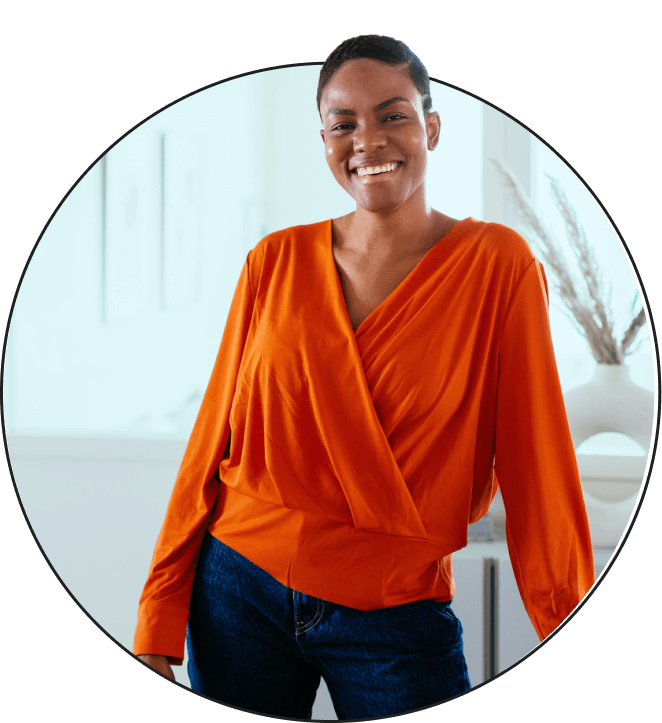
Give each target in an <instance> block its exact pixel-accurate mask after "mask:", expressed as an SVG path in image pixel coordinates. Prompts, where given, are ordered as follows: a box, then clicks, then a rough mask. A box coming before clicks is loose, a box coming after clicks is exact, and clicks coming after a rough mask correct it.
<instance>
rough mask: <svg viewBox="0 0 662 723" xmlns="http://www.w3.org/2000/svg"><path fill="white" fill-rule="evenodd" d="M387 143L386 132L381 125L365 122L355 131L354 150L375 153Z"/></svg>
mask: <svg viewBox="0 0 662 723" xmlns="http://www.w3.org/2000/svg"><path fill="white" fill-rule="evenodd" d="M386 143H387V140H386V134H385V133H384V131H383V129H382V128H381V127H380V126H376V125H373V124H365V125H362V126H359V127H357V129H356V132H355V133H354V150H355V151H363V152H364V153H373V152H374V151H376V150H378V149H379V148H383V147H384V146H385V145H386Z"/></svg>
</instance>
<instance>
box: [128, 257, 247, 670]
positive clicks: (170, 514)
mask: <svg viewBox="0 0 662 723" xmlns="http://www.w3.org/2000/svg"><path fill="white" fill-rule="evenodd" d="M250 259H251V254H249V258H248V259H247V260H246V263H245V265H244V267H243V269H242V272H241V275H240V277H239V282H238V284H237V288H236V290H235V293H234V297H233V299H232V304H231V306H230V312H229V315H228V320H227V323H226V326H225V331H224V333H223V339H222V341H221V345H220V349H219V352H218V355H217V357H216V362H215V364H214V368H213V371H212V374H211V378H210V380H209V384H208V386H207V390H206V392H205V395H204V397H203V400H202V403H201V405H200V410H199V412H198V416H197V419H196V422H195V425H194V427H193V431H192V432H191V436H190V438H189V442H188V445H187V447H186V451H185V453H184V457H183V459H182V463H181V466H180V468H179V472H178V474H177V478H176V480H175V485H174V488H173V491H172V495H171V497H170V501H169V503H168V509H167V512H166V516H165V520H164V522H163V526H162V527H161V532H160V534H159V537H158V540H157V542H156V547H155V550H154V554H153V557H152V562H151V566H150V571H149V575H148V578H147V582H146V583H145V587H144V589H143V592H142V596H141V598H140V606H139V610H138V625H137V627H136V632H135V637H134V644H133V652H134V655H137V656H143V657H141V660H144V662H146V663H148V664H149V665H152V663H155V665H152V667H156V669H157V670H159V672H163V673H164V675H169V674H171V673H172V670H171V669H170V663H172V664H175V665H180V664H181V663H182V660H183V657H184V642H185V638H186V625H187V623H188V617H189V605H190V599H191V590H192V588H193V578H194V575H195V567H196V564H197V560H198V555H199V551H200V546H201V544H202V540H203V538H204V534H205V531H206V529H207V525H208V523H209V518H210V516H211V514H212V511H213V508H214V504H215V502H216V498H217V496H218V491H219V484H220V480H219V477H218V467H219V464H220V462H221V459H222V457H223V453H224V451H225V447H226V444H227V442H228V439H229V435H230V426H229V416H230V407H231V405H232V398H233V396H234V391H235V385H236V381H237V376H238V373H239V367H240V364H241V359H242V354H243V351H244V347H245V344H246V338H247V336H248V330H249V327H250V323H251V317H252V313H253V294H252V290H251V283H250V276H249V274H250V265H249V264H250ZM166 658H167V659H166ZM150 661H152V662H150ZM157 666H158V667H157Z"/></svg>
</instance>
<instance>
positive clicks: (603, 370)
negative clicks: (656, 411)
mask: <svg viewBox="0 0 662 723" xmlns="http://www.w3.org/2000/svg"><path fill="white" fill-rule="evenodd" d="M563 397H564V400H565V407H566V412H567V414H568V421H569V422H570V432H571V434H572V441H573V443H574V445H575V449H577V447H579V445H580V444H581V443H582V442H583V441H584V440H586V439H588V438H589V437H592V436H593V435H594V434H600V433H601V432H620V434H624V435H626V436H627V437H631V438H632V439H634V441H635V442H637V443H638V444H640V445H641V447H642V448H643V449H644V451H645V452H646V453H648V448H649V446H650V441H651V435H652V432H653V407H654V405H653V393H652V392H649V391H648V389H644V388H643V387H640V386H639V385H638V384H635V383H634V382H633V381H632V379H631V378H630V370H629V369H628V367H626V366H625V365H624V364H598V365H597V367H596V370H595V374H594V375H593V378H592V379H591V381H590V382H588V383H586V384H582V385H581V386H579V387H575V388H574V389H571V390H570V391H568V392H566V393H565V394H564V395H563Z"/></svg>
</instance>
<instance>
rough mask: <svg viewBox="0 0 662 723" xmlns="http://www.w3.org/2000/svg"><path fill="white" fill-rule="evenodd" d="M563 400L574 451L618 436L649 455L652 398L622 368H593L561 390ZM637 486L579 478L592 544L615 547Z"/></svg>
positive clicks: (628, 481)
mask: <svg viewBox="0 0 662 723" xmlns="http://www.w3.org/2000/svg"><path fill="white" fill-rule="evenodd" d="M564 399H565V406H566V412H567V415H568V422H569V423H570V432H571V434H572V440H573V444H574V446H575V449H577V447H579V445H580V444H581V443H582V442H583V441H585V440H586V439H588V438H589V437H592V436H593V435H594V434H600V433H602V432H618V433H620V434H624V435H626V436H627V437H630V438H631V439H633V440H634V441H635V442H637V443H638V444H639V445H640V446H641V447H642V448H643V450H644V452H645V453H646V454H648V449H649V447H650V442H651V436H652V432H653V415H654V401H653V394H652V392H649V391H648V390H647V389H644V388H643V387H640V386H639V385H637V384H635V383H634V382H633V381H632V379H631V378H630V370H629V369H628V367H626V366H625V365H624V364H598V365H597V368H596V370H595V374H594V375H593V378H592V379H591V381H589V382H588V383H586V384H582V385H581V386H579V387H576V388H575V389H571V390H570V391H568V392H566V393H565V394H564ZM641 482H642V479H638V478H632V479H629V478H628V479H625V478H624V479H621V480H620V481H615V480H614V479H613V478H611V479H607V475H605V478H604V480H601V479H599V478H596V477H593V478H591V479H588V478H586V477H584V476H583V477H582V488H583V492H584V501H585V503H586V512H587V514H588V518H589V524H590V527H591V537H592V539H593V544H594V545H601V546H610V547H614V546H616V545H617V544H618V541H619V540H620V538H621V536H622V535H623V532H624V531H625V529H626V528H627V526H628V522H629V519H630V516H631V514H632V511H633V509H634V506H635V504H636V501H637V496H638V492H639V489H640V487H641ZM616 487H618V489H616V490H615V488H616ZM603 488H604V489H603ZM603 492H604V494H603ZM614 492H615V494H614Z"/></svg>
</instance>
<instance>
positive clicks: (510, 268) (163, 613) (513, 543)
mask: <svg viewBox="0 0 662 723" xmlns="http://www.w3.org/2000/svg"><path fill="white" fill-rule="evenodd" d="M331 244H332V236H331V221H324V222H322V223H317V224H312V225H307V226H297V227H294V228H290V229H286V230H284V231H278V232H276V233H273V234H270V235H269V236H267V237H266V238H264V239H263V240H262V241H261V242H260V243H259V244H258V245H257V246H256V247H255V248H254V249H253V250H252V251H251V252H250V253H249V254H248V258H247V260H246V264H245V265H244V268H243V270H242V272H241V276H240V278H239V283H238V286H237V289H236V292H235V295H234V298H233V301H232V305H231V307H230V312H229V317H228V321H227V325H226V328H225V332H224V334H223V339H222V342H221V346H220V350H219V353H218V356H217V359H216V363H215V365H214V369H213V371H212V375H211V379H210V381H209V385H208V387H207V390H206V393H205V396H204V399H203V401H202V404H201V407H200V412H199V414H198V418H197V420H196V423H195V426H194V428H193V431H192V433H191V437H190V440H189V443H188V446H187V448H186V452H185V454H184V458H183V461H182V464H181V468H180V470H179V474H178V476H177V480H176V482H175V486H174V489H173V492H172V496H171V499H170V502H169V505H168V510H167V514H166V518H165V522H164V523H163V527H162V529H161V533H160V535H159V538H158V541H157V544H156V549H155V551H154V556H153V559H152V564H151V569H150V573H149V577H148V579H147V582H146V584H145V588H144V590H143V594H142V597H141V600H140V608H139V614H138V626H137V629H136V635H135V641H134V653H135V654H143V653H151V654H160V655H167V656H169V657H170V659H171V660H172V662H175V663H181V660H182V658H183V654H184V640H185V633H186V625H187V620H188V611H189V603H190V596H191V589H192V585H193V577H194V574H195V566H196V561H197V557H198V554H199V548H200V545H201V542H202V538H203V536H204V533H205V530H207V529H208V530H209V532H210V533H211V534H212V535H214V537H216V538H217V539H219V540H221V541H223V542H224V543H225V544H227V545H229V546H230V547H231V548H233V549H234V550H236V551H237V552H239V553H240V554H241V555H243V556H244V557H247V558H248V559H249V560H251V561H252V562H254V563H255V564H256V565H258V566H259V567H261V568H262V569H263V570H266V571H267V572H268V573H270V574H271V575H272V576H273V577H275V578H276V579H277V580H279V581H280V582H281V583H283V584H284V585H287V586H288V587H292V588H294V589H296V590H299V591H301V592H304V593H307V594H309V595H312V596H315V597H319V598H322V599H325V600H329V601H332V602H335V603H339V604H342V605H347V606H350V607H354V608H358V609H361V610H372V609H376V608H382V607H389V606H392V605H399V604H402V603H407V602H412V601H414V600H420V599H424V598H432V599H436V600H448V599H450V598H452V597H453V594H454V583H453V577H452V571H451V553H452V552H454V551H455V550H458V549H460V548H462V547H464V546H465V545H466V544H467V525H468V524H469V523H471V522H474V521H476V520H477V519H479V518H480V517H481V516H482V515H484V514H485V512H486V511H487V509H488V507H489V505H490V502H491V501H492V498H493V497H494V494H495V493H496V490H497V478H498V484H499V486H500V487H501V490H502V495H503V500H504V505H505V508H506V518H507V522H506V528H507V537H508V549H509V552H510V557H511V561H512V564H513V569H514V572H515V576H516V579H517V583H518V586H519V591H520V593H521V596H522V600H523V601H524V605H525V607H526V610H527V612H528V614H529V616H530V618H531V621H532V623H533V625H534V626H535V629H536V631H537V633H538V635H539V637H540V639H541V640H542V639H543V638H544V637H546V636H547V635H549V634H550V633H551V632H552V631H553V630H554V629H555V628H556V627H557V626H558V625H559V624H560V623H561V622H562V621H563V620H564V619H565V618H566V617H567V616H568V615H569V614H570V613H571V611H572V610H573V608H574V607H575V606H576V605H577V604H578V603H579V601H580V600H581V598H582V597H583V596H584V595H585V594H586V592H587V591H588V589H589V588H590V586H591V585H592V584H593V581H594V573H593V556H592V548H591V540H590V534H589V527H588V520H587V517H586V510H585V506H584V500H583V496H582V490H581V485H580V479H579V472H578V468H577V461H576V457H575V452H574V448H573V443H572V439H571V436H570V429H569V425H568V421H567V417H566V413H565V407H564V403H563V396H562V394H561V385H560V382H559V377H558V372H557V369H556V362H555V359H554V351H553V347H552V338H551V335H550V329H549V319H548V292H547V282H546V279H545V275H544V271H543V268H542V266H541V264H540V263H539V261H538V260H537V259H536V258H535V256H534V255H533V253H532V251H531V249H530V248H529V246H528V244H527V243H526V241H524V239H523V238H522V237H521V236H519V235H518V234H517V233H515V232H514V231H512V230H511V229H509V228H507V227H505V226H501V225H498V224H491V223H483V222H480V221H476V220H474V219H472V218H468V219H465V220H464V221H460V222H459V223H458V224H456V225H455V226H454V227H453V228H452V229H451V231H450V232H449V233H448V234H447V235H446V236H444V238H443V239H442V240H441V241H440V242H439V243H437V244H436V245H435V246H434V247H433V248H432V249H431V250H430V251H428V253H427V254H426V255H425V256H424V257H423V259H422V260H421V261H420V262H419V263H418V265H417V266H416V267H415V268H414V269H413V271H412V272H411V273H410V274H409V275H408V276H407V277H406V278H405V280H404V281H403V282H402V283H401V284H400V285H399V286H398V287H397V288H396V289H395V290H394V291H393V292H392V293H391V294H390V296H388V297H387V298H386V299H385V300H384V301H383V302H382V303H381V304H380V305H379V306H378V307H377V308H376V309H375V310H374V311H373V312H372V313H371V314H370V315H369V316H368V317H367V318H366V319H365V320H364V321H363V323H362V324H361V325H360V326H359V328H358V329H357V330H356V332H354V331H353V330H352V327H351V324H350V320H349V317H348V314H347V309H346V306H345V301H344V297H343V292H342V289H341V286H340V282H339V279H338V275H337V272H336V268H335V264H334V258H333V253H332V246H331ZM230 432H231V433H232V434H231V438H230V437H229V435H230ZM229 438H230V440H231V443H230V450H229V454H226V446H227V443H228V439H229ZM221 481H222V484H221Z"/></svg>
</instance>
